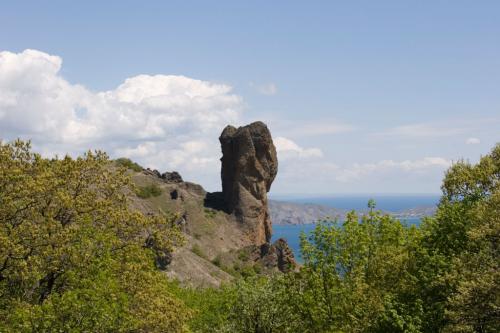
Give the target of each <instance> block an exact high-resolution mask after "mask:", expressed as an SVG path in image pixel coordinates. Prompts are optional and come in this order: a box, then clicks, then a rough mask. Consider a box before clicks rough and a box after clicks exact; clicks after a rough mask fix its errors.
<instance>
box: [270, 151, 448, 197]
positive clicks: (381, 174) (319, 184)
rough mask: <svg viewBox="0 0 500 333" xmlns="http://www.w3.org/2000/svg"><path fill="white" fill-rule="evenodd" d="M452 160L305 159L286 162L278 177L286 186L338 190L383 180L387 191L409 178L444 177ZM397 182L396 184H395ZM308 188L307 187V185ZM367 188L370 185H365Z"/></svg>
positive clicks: (380, 189)
mask: <svg viewBox="0 0 500 333" xmlns="http://www.w3.org/2000/svg"><path fill="white" fill-rule="evenodd" d="M451 164H452V162H451V161H450V160H447V159H445V158H442V157H424V158H421V159H415V160H403V161H395V160H381V161H375V162H371V163H352V164H348V165H339V164H337V163H333V162H330V161H326V160H305V161H302V162H301V163H287V164H285V165H282V168H281V169H280V174H279V175H278V177H279V178H280V179H282V180H283V181H282V182H281V184H282V186H281V188H283V187H290V186H291V187H294V186H299V187H304V186H310V187H311V186H314V187H316V188H320V189H323V190H325V189H329V191H330V192H334V191H335V190H336V189H338V188H344V189H346V187H345V186H343V185H341V184H365V185H366V186H368V183H370V184H372V183H374V182H373V180H375V183H377V184H379V185H378V186H379V187H377V188H378V189H377V191H381V192H384V191H385V190H386V188H390V187H393V188H394V187H395V188H399V190H400V191H401V190H402V188H401V187H402V186H403V187H404V184H405V182H406V181H408V180H409V178H412V179H413V181H415V180H417V181H418V180H421V181H425V180H426V179H427V178H429V177H431V178H432V179H434V178H436V175H437V178H438V180H439V179H440V178H441V177H442V172H443V171H444V170H446V169H447V168H448V167H449V166H451ZM395 184H396V185H395ZM306 188H307V187H306ZM365 190H366V188H365Z"/></svg>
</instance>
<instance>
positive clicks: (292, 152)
mask: <svg viewBox="0 0 500 333" xmlns="http://www.w3.org/2000/svg"><path fill="white" fill-rule="evenodd" d="M273 142H274V145H275V146H276V151H277V152H278V158H283V159H288V158H297V157H298V158H311V157H322V156H323V152H322V151H321V149H319V148H303V147H300V146H299V145H298V144H296V143H295V142H293V141H292V140H290V139H287V138H284V137H276V138H274V139H273Z"/></svg>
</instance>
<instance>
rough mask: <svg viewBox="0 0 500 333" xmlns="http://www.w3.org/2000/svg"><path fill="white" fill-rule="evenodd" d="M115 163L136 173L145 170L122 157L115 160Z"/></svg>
mask: <svg viewBox="0 0 500 333" xmlns="http://www.w3.org/2000/svg"><path fill="white" fill-rule="evenodd" d="M115 163H116V164H117V165H118V166H121V167H124V168H126V169H129V170H132V171H135V172H141V171H142V170H143V169H144V168H143V167H142V166H140V165H139V164H137V163H135V162H133V161H132V160H131V159H129V158H125V157H121V158H118V159H116V160H115Z"/></svg>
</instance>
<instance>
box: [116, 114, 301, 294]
mask: <svg viewBox="0 0 500 333" xmlns="http://www.w3.org/2000/svg"><path fill="white" fill-rule="evenodd" d="M220 141H221V145H222V151H223V159H222V162H223V163H222V168H221V176H222V181H223V183H222V185H223V189H224V190H223V192H216V193H210V192H207V191H205V190H204V189H203V187H202V186H201V185H198V184H194V183H191V182H187V181H184V180H183V179H182V177H181V176H180V175H179V174H178V173H177V172H165V173H163V174H162V173H160V172H159V171H157V170H150V169H143V168H142V167H140V166H139V165H137V164H135V163H133V162H132V161H130V160H127V159H120V160H118V161H117V162H116V163H117V164H118V165H122V166H125V167H127V168H128V173H129V175H130V176H131V179H132V181H133V183H134V184H135V186H136V191H135V193H131V194H130V199H131V200H130V201H131V205H132V206H133V208H135V209H138V210H139V211H141V212H143V213H144V214H146V215H157V214H174V215H175V216H176V219H175V220H176V224H177V225H178V226H179V228H180V230H181V231H182V232H183V235H184V237H185V244H184V245H183V246H182V247H180V248H178V249H176V250H175V251H174V253H172V255H171V258H170V261H169V262H168V263H167V265H165V272H166V273H167V274H168V275H169V276H171V277H174V278H176V279H178V280H179V281H181V282H183V283H186V284H190V285H195V286H218V285H220V284H221V283H224V282H228V281H230V280H232V279H233V278H234V277H238V276H248V275H255V274H258V273H270V272H273V271H277V270H280V271H287V270H289V269H292V268H293V267H294V266H295V261H294V259H293V254H292V252H291V250H289V249H288V246H287V244H286V241H284V240H278V241H277V242H275V243H274V244H271V243H270V239H271V234H272V222H271V221H272V220H271V218H270V216H269V213H268V203H267V196H266V193H267V192H268V191H269V189H270V187H271V183H272V181H273V180H274V177H275V175H276V172H277V157H276V150H275V148H274V145H273V143H272V138H271V134H270V133H269V130H268V129H267V127H266V126H265V125H264V124H263V123H260V122H257V123H253V124H251V125H248V126H245V127H240V128H238V129H236V128H234V127H232V126H228V127H226V129H225V130H224V131H223V132H222V135H221V138H220ZM235 152H237V153H235ZM252 161H253V162H252ZM246 186H249V187H248V189H246V188H245V187H246Z"/></svg>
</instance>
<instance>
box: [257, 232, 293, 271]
mask: <svg viewBox="0 0 500 333" xmlns="http://www.w3.org/2000/svg"><path fill="white" fill-rule="evenodd" d="M261 252H262V254H261V256H262V263H263V264H264V266H266V267H276V268H278V269H279V270H280V271H282V272H284V273H287V272H290V271H292V270H294V269H295V268H296V266H297V263H296V261H295V257H294V255H293V251H292V249H290V247H289V246H288V242H287V241H286V239H284V238H280V239H278V240H277V241H275V242H274V243H273V244H272V245H269V244H265V245H263V246H262V248H261Z"/></svg>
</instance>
